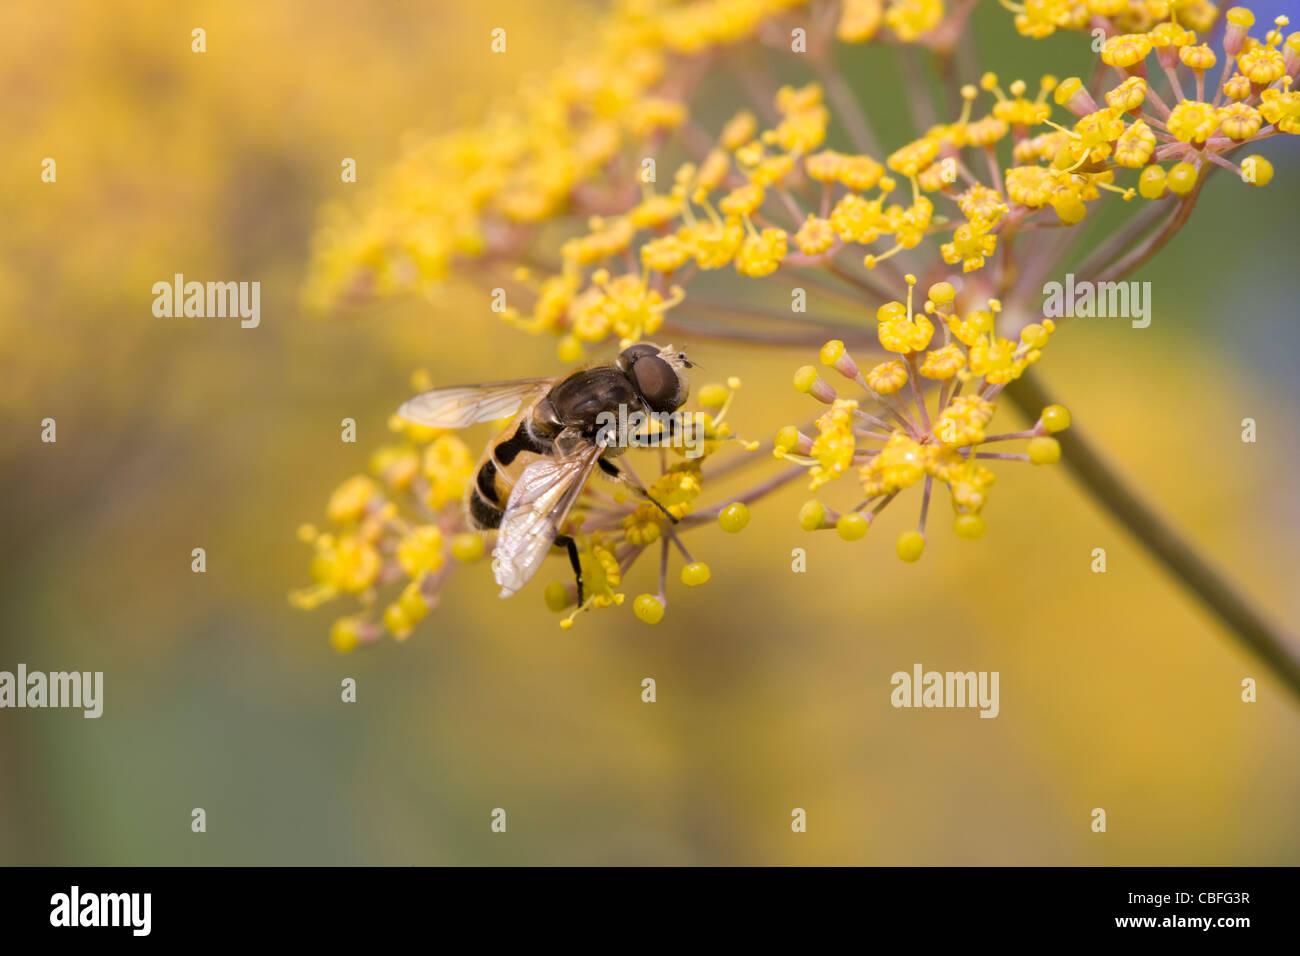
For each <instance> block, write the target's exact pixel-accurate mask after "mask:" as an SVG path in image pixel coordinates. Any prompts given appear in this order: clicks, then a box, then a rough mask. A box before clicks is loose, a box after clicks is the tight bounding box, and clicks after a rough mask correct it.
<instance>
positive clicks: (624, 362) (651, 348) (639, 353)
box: [618, 342, 659, 372]
mask: <svg viewBox="0 0 1300 956" xmlns="http://www.w3.org/2000/svg"><path fill="white" fill-rule="evenodd" d="M658 354H659V346H657V345H650V344H649V343H646V342H642V343H640V344H639V345H632V346H629V347H628V348H625V349H624V350H623V352H622V354H621V355H619V357H618V366H619V368H621V369H622V370H623V371H625V372H628V371H631V369H632V366H634V365H636V363H637V362H640V361H643V360H644V359H646V358H649V357H650V356H657V355H658Z"/></svg>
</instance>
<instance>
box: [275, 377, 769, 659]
mask: <svg viewBox="0 0 1300 956" xmlns="http://www.w3.org/2000/svg"><path fill="white" fill-rule="evenodd" d="M427 384H428V383H427V380H426V379H425V378H424V377H423V373H417V377H416V385H417V387H421V386H427ZM739 388H740V382H739V381H738V380H736V379H734V378H733V379H730V380H728V382H727V383H726V384H725V385H705V386H704V387H703V388H701V389H700V390H699V398H698V401H697V405H698V407H697V408H696V409H694V410H693V411H691V412H686V413H683V414H682V415H681V417H680V423H681V430H680V431H679V432H678V436H677V438H678V440H676V441H672V442H667V441H666V442H663V443H662V451H663V452H664V457H662V458H661V460H660V464H661V466H662V467H661V473H660V474H659V476H658V477H657V478H656V479H655V480H654V481H653V482H652V483H651V484H650V485H649V486H648V488H647V490H648V491H649V493H650V497H651V498H653V499H654V501H655V502H658V506H657V505H655V504H652V503H651V502H649V501H647V500H645V499H642V498H638V497H636V496H630V495H629V493H628V492H627V491H625V490H624V489H623V486H622V485H617V486H615V485H610V490H608V491H607V490H605V489H603V488H602V487H601V484H602V482H601V481H600V480H599V479H594V480H592V481H591V482H589V483H588V486H587V488H586V489H585V493H584V495H583V498H582V500H581V501H580V502H579V505H578V507H577V508H576V509H575V510H574V512H573V513H572V514H571V515H570V516H569V520H568V523H567V525H566V527H565V529H564V532H565V533H566V534H568V535H570V536H571V537H573V538H574V539H575V541H576V542H577V544H578V549H579V556H580V562H581V566H582V570H583V586H584V591H585V594H584V601H583V603H582V604H581V605H580V606H579V605H577V588H576V584H575V583H574V582H568V583H566V582H564V581H560V580H556V581H552V582H551V583H550V584H549V585H548V586H547V587H546V588H545V589H544V591H543V592H542V596H543V598H544V600H545V602H546V605H547V606H548V607H550V608H551V609H552V610H554V611H556V612H563V611H565V610H566V609H567V610H569V613H568V614H567V615H566V616H565V617H564V618H562V619H561V622H560V623H561V626H562V627H566V628H567V627H571V626H572V624H573V621H574V619H575V618H576V617H577V615H578V614H579V613H581V612H583V611H589V610H595V609H600V608H608V607H615V606H619V605H622V604H623V603H624V598H625V595H624V593H623V592H622V591H620V590H619V588H620V587H621V585H622V583H623V577H624V575H625V573H626V572H627V570H628V569H629V568H630V567H631V565H632V564H633V562H635V561H636V559H637V558H638V557H640V556H641V554H642V553H644V552H645V551H646V550H647V549H648V548H651V547H652V546H654V545H656V544H657V545H658V546H659V548H660V550H661V562H660V581H659V589H658V591H657V593H653V594H652V593H646V594H641V595H639V596H638V597H637V598H636V599H635V600H634V601H633V609H634V613H635V614H636V616H637V617H638V618H640V619H641V620H643V621H646V622H647V623H651V624H654V623H657V622H658V621H659V620H660V619H661V618H662V617H663V614H664V608H665V607H666V606H667V603H668V597H667V578H666V575H667V569H668V558H669V548H670V545H671V546H672V547H673V548H675V549H676V550H677V551H678V552H680V554H681V555H682V557H683V559H684V561H685V565H684V567H683V568H682V570H681V575H680V577H681V581H682V583H683V584H685V585H688V586H691V587H695V586H699V585H701V584H704V583H705V582H706V581H708V580H709V577H710V573H711V572H710V570H709V567H708V565H707V564H704V563H703V562H698V561H695V560H694V559H693V558H692V557H691V556H690V553H689V552H688V551H687V550H686V548H685V546H684V545H683V544H682V542H681V539H680V538H679V537H678V534H677V531H678V530H679V529H685V528H688V527H692V526H696V525H699V524H702V523H707V522H712V521H716V522H717V523H718V525H719V526H720V527H721V528H722V529H723V530H724V531H729V532H737V531H740V530H741V529H742V528H744V526H745V525H746V524H747V523H748V520H749V511H748V507H747V505H746V504H745V500H744V499H743V498H742V499H741V500H737V501H732V502H728V503H726V504H723V505H718V506H712V507H708V508H699V507H698V499H699V497H700V495H701V493H702V491H703V487H704V481H705V477H706V475H705V470H704V467H703V466H704V462H705V461H706V460H707V459H709V458H710V457H712V456H713V455H714V454H716V453H717V452H718V451H719V449H721V448H722V447H723V446H724V445H727V444H739V445H743V446H744V447H745V448H746V449H748V450H750V451H753V450H754V449H756V448H757V447H758V446H757V444H756V443H744V442H740V441H739V439H737V438H735V437H734V436H733V435H732V433H731V427H730V425H729V424H728V423H727V422H726V421H725V418H726V415H727V411H728V409H729V408H730V406H731V402H732V399H733V397H734V395H735V393H736V391H737V390H738V389H739ZM497 424H498V425H501V424H504V423H497ZM389 425H390V428H391V429H392V430H393V431H395V432H397V433H398V434H399V435H400V437H401V441H400V442H397V443H394V444H391V445H386V446H383V447H381V448H379V449H378V450H377V451H376V452H375V453H374V455H373V456H372V457H371V460H370V468H369V473H368V474H362V475H356V476H354V477H351V478H349V479H347V480H346V481H344V482H343V483H342V484H341V485H339V486H338V488H336V489H335V491H334V493H333V494H332V495H331V496H330V499H329V503H328V505H327V506H326V509H325V512H326V517H327V519H328V522H329V524H328V527H327V528H326V529H325V530H322V529H320V528H317V527H316V526H314V525H304V526H302V527H301V528H300V529H299V537H300V538H301V539H302V540H303V541H304V542H305V543H306V544H309V545H310V546H311V547H312V551H313V554H312V561H311V570H310V573H311V578H312V583H311V584H310V585H309V586H307V587H305V588H301V589H299V590H296V591H293V592H292V593H291V594H290V596H289V598H290V602H291V603H292V604H293V605H294V606H295V607H298V608H300V609H303V610H310V609H312V608H315V607H318V606H320V605H322V604H324V603H326V602H330V601H333V600H335V599H338V598H351V599H353V600H355V602H356V608H355V609H353V610H350V611H349V612H348V613H347V614H345V615H343V616H342V617H339V618H338V619H336V620H335V622H334V625H333V627H332V629H331V632H330V639H331V641H332V642H333V644H334V646H335V647H336V648H337V649H338V650H340V651H345V652H346V651H350V650H352V649H353V648H355V647H357V646H358V645H359V644H368V643H372V642H374V641H376V640H378V639H379V638H380V637H382V636H383V634H384V633H385V632H387V633H389V634H391V635H392V636H393V637H394V638H396V639H397V640H399V641H400V640H405V639H406V638H407V637H408V636H409V635H410V633H411V631H412V630H413V628H414V627H415V626H416V625H417V624H419V623H420V621H422V620H423V619H424V618H425V617H426V616H428V614H429V612H430V611H431V610H432V609H434V608H435V607H437V604H438V600H439V595H440V592H441V590H442V588H443V587H444V585H445V583H446V580H447V578H448V576H449V575H450V574H451V572H452V570H453V569H454V568H455V567H456V566H457V565H460V564H473V563H476V562H478V561H479V560H480V559H481V558H482V557H483V556H484V553H485V551H486V549H487V538H488V536H486V535H485V534H483V533H481V532H478V531H474V530H471V529H470V528H469V527H468V525H467V523H466V520H465V515H464V508H463V499H464V496H465V492H466V489H467V488H469V486H470V482H471V481H472V480H473V478H474V475H475V471H476V465H477V462H478V457H477V455H476V454H474V453H473V452H472V451H471V449H470V448H469V446H468V445H467V444H466V443H465V442H464V441H463V440H462V439H461V438H460V437H459V436H457V435H456V434H454V433H450V432H447V431H445V430H442V429H434V428H428V427H425V426H423V425H417V424H414V423H412V422H408V421H405V420H403V419H400V418H397V417H394V418H393V419H392V421H390V423H389ZM647 427H653V423H651V425H649V426H647ZM632 437H633V438H634V439H639V440H641V441H642V442H643V443H652V442H653V441H654V434H652V433H651V432H650V431H646V430H643V431H642V432H640V433H638V434H637V435H634V436H632ZM670 455H671V459H672V460H669V457H668V456H670ZM621 467H622V468H623V469H624V471H629V470H630V466H629V465H627V464H626V463H624V464H622V465H621ZM723 467H724V468H726V467H731V466H723ZM659 506H662V508H663V510H660V507H659ZM665 512H667V514H665ZM668 514H671V515H672V518H671V519H670V518H669V517H668ZM674 519H675V522H674Z"/></svg>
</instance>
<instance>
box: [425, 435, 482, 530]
mask: <svg viewBox="0 0 1300 956" xmlns="http://www.w3.org/2000/svg"><path fill="white" fill-rule="evenodd" d="M474 464H475V462H474V456H473V455H472V454H471V453H470V450H469V448H468V447H467V446H466V445H465V443H464V442H463V441H461V440H460V439H459V438H457V437H456V436H455V435H443V436H442V437H440V438H438V439H435V440H434V442H433V444H431V445H430V446H429V447H428V448H427V449H425V452H424V469H423V470H424V476H425V478H427V479H428V480H429V495H428V501H429V507H431V508H433V509H434V510H435V511H437V510H440V509H441V508H442V507H443V506H444V505H446V504H448V503H450V502H457V501H460V500H461V498H463V497H464V496H465V489H466V488H467V487H468V486H469V479H470V477H471V476H472V475H473V473H474Z"/></svg>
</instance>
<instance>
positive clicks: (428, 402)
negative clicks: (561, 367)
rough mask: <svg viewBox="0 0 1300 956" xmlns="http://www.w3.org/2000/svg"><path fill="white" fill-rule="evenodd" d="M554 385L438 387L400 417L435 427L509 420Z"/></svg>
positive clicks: (541, 381) (537, 381)
mask: <svg viewBox="0 0 1300 956" xmlns="http://www.w3.org/2000/svg"><path fill="white" fill-rule="evenodd" d="M553 384H555V379H553V378H525V379H520V380H518V381H515V382H487V383H485V384H483V385H453V386H452V387H450V388H435V389H434V390H433V391H431V392H421V393H420V394H419V395H417V396H415V397H414V398H412V399H410V400H409V401H406V402H403V403H402V407H401V408H399V409H398V410H397V414H398V415H399V416H400V417H402V418H405V419H406V420H407V421H412V422H415V423H417V424H420V425H428V426H429V427H431V428H465V427H466V426H468V425H473V424H474V423H475V422H490V421H492V420H493V419H495V418H507V417H509V416H510V415H513V414H514V413H515V412H517V411H519V406H520V405H522V404H523V403H524V402H525V401H526V400H528V399H531V398H533V397H534V396H536V395H539V394H541V393H542V392H544V391H545V390H546V389H547V388H549V387H550V386H551V385H553Z"/></svg>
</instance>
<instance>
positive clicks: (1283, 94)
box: [1259, 90, 1300, 135]
mask: <svg viewBox="0 0 1300 956" xmlns="http://www.w3.org/2000/svg"><path fill="white" fill-rule="evenodd" d="M1260 99H1261V100H1262V101H1263V102H1262V103H1261V104H1260V107H1259V111H1260V112H1261V113H1263V114H1264V119H1266V120H1268V121H1269V122H1270V123H1272V124H1273V125H1274V126H1276V127H1277V128H1278V129H1280V130H1281V131H1282V132H1284V133H1291V134H1292V135H1300V90H1286V91H1283V90H1265V91H1264V92H1263V93H1261V94H1260Z"/></svg>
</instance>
